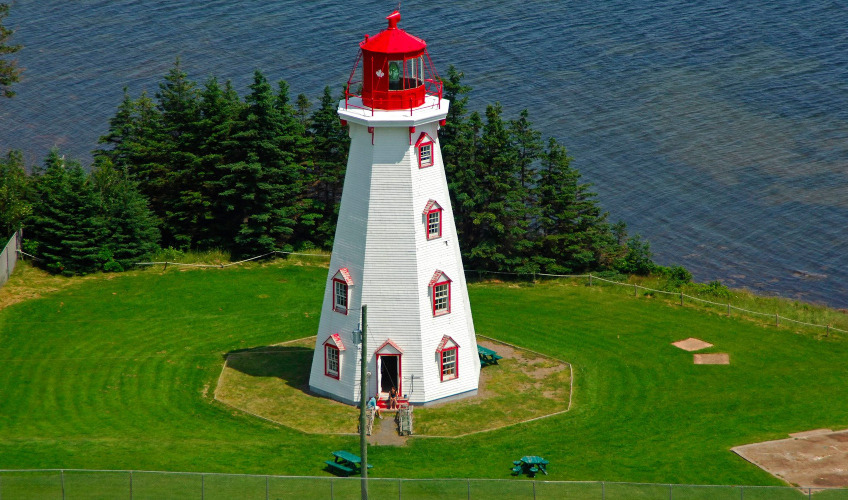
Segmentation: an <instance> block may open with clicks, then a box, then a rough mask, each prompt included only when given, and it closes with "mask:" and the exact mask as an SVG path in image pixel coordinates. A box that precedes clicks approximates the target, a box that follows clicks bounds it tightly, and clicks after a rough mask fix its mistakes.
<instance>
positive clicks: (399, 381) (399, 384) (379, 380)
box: [377, 353, 403, 398]
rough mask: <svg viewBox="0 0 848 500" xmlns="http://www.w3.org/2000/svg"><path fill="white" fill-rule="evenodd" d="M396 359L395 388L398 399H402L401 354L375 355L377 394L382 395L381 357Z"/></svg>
mask: <svg viewBox="0 0 848 500" xmlns="http://www.w3.org/2000/svg"><path fill="white" fill-rule="evenodd" d="M390 356H392V357H396V358H397V388H398V398H401V397H403V378H402V377H403V370H402V369H401V366H402V363H401V361H402V356H403V355H402V354H382V353H377V392H378V393H379V394H382V393H383V362H382V360H381V359H380V358H383V357H390Z"/></svg>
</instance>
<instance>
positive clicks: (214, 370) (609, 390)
mask: <svg viewBox="0 0 848 500" xmlns="http://www.w3.org/2000/svg"><path fill="white" fill-rule="evenodd" d="M326 275H327V270H326V268H324V267H321V266H317V265H316V266H310V265H294V264H286V263H283V262H280V261H278V262H275V263H268V264H251V265H247V266H243V267H233V268H227V269H205V270H197V269H192V270H183V269H178V268H175V267H173V266H172V267H168V269H167V270H165V271H163V270H162V269H161V268H157V269H150V270H147V271H136V272H131V273H126V274H121V275H108V276H99V277H90V278H85V279H75V280H63V279H48V278H43V277H41V275H40V274H38V273H37V272H35V271H33V270H32V269H29V268H27V267H25V266H24V267H22V268H19V270H18V271H16V275H15V276H13V278H12V280H11V281H10V282H9V284H8V286H7V287H6V288H4V289H3V290H2V291H0V304H11V305H7V306H6V307H5V308H3V309H2V310H0V362H2V364H3V370H2V371H0V408H2V410H0V469H10V468H11V469H23V468H79V469H122V470H129V469H135V470H172V471H206V472H229V473H253V474H281V475H318V476H321V475H328V473H326V472H324V471H323V469H322V462H323V460H326V459H327V458H329V452H330V451H332V450H336V449H341V448H347V449H349V450H356V449H357V446H358V441H357V439H356V438H354V437H345V436H315V435H306V434H303V433H301V432H298V431H295V430H292V429H289V428H286V427H280V426H276V425H273V424H269V423H266V422H263V421H260V420H258V419H255V418H253V417H249V416H246V415H245V414H243V413H241V412H238V411H235V410H233V409H230V408H227V407H225V406H223V405H221V404H219V403H216V402H215V401H214V400H213V399H212V390H213V389H214V384H215V382H216V380H217V378H218V376H219V374H220V372H221V367H222V362H223V355H224V354H225V353H227V352H230V351H233V350H237V349H246V348H254V347H262V346H268V345H272V344H276V343H279V342H282V341H286V340H292V339H297V338H302V337H306V336H309V335H313V334H314V333H315V330H316V329H317V325H318V318H319V314H320V305H321V297H322V294H323V287H324V280H325V279H326ZM22 280H23V281H27V282H32V283H41V285H39V286H40V287H41V288H39V286H35V285H33V286H30V287H29V290H28V291H27V292H26V294H27V296H29V297H33V296H38V295H41V296H40V298H30V299H28V300H25V301H22V302H18V303H14V304H13V303H12V302H14V300H12V299H11V298H10V297H9V295H10V294H14V293H17V292H16V291H20V290H21V289H22V283H21V281H22ZM39 280H41V281H39ZM39 290H41V291H39ZM51 290H52V291H51ZM469 292H470V297H471V302H472V311H473V314H474V321H475V325H476V328H477V332H478V333H479V334H482V335H486V336H489V337H493V338H495V339H500V340H503V341H506V342H510V343H513V344H517V345H520V346H523V347H526V348H529V349H532V350H535V351H539V352H543V353H547V354H550V355H551V356H554V357H556V358H559V359H563V360H566V361H568V362H571V363H572V364H573V366H574V381H575V386H574V394H573V398H574V399H573V404H574V406H573V408H572V410H571V411H570V412H568V413H565V414H562V415H558V416H555V417H552V418H549V419H544V420H540V421H536V422H531V423H527V424H523V425H521V426H517V427H510V428H507V429H503V430H499V431H493V432H490V433H485V434H478V435H473V436H468V437H465V438H460V439H412V440H410V441H409V444H408V445H407V446H405V447H373V448H371V450H370V451H369V457H370V460H371V462H372V463H373V464H374V465H375V467H374V469H373V471H372V472H371V475H373V476H376V477H406V478H428V477H429V478H432V477H444V478H450V477H471V478H507V477H508V475H509V465H510V464H511V462H512V460H515V459H516V458H518V457H520V456H522V455H527V454H536V455H541V456H544V457H545V458H547V459H548V460H550V462H551V466H550V475H549V476H548V477H547V479H552V480H606V481H637V482H658V483H696V484H760V485H778V484H780V482H779V481H778V480H776V479H775V478H773V477H771V476H770V475H768V474H766V473H765V472H763V471H761V470H759V469H758V468H756V467H754V466H753V465H750V464H748V463H747V462H745V461H743V460H742V459H740V458H739V457H737V456H736V455H734V454H733V453H731V452H730V451H729V449H730V448H731V447H732V446H735V445H740V444H744V443H750V442H755V441H761V440H766V439H777V438H783V437H786V434H787V433H789V432H796V431H802V430H807V429H814V428H821V427H829V428H832V429H841V428H845V427H848V397H846V396H848V389H846V386H845V385H846V384H845V380H846V371H848V367H846V364H845V362H844V360H845V359H848V357H846V355H848V343H846V341H844V340H839V339H834V338H832V337H830V338H822V337H821V336H820V335H815V334H805V333H796V332H793V331H792V330H788V329H776V328H774V327H769V326H762V325H759V324H756V323H754V322H751V321H746V320H739V319H737V318H726V317H723V316H721V315H719V314H705V313H703V312H699V311H697V310H695V309H693V308H687V307H683V308H681V307H679V306H673V305H669V304H667V303H665V302H662V301H659V300H656V299H652V298H648V297H640V298H638V299H637V298H633V297H632V296H628V295H625V294H622V293H615V292H611V291H610V290H608V289H605V288H601V287H587V286H582V285H574V284H568V283H555V282H551V283H545V284H542V285H536V286H516V285H505V284H494V283H481V284H473V285H470V287H469ZM687 337H698V338H701V339H704V340H707V341H708V342H711V343H713V344H715V347H714V348H711V349H710V350H709V352H727V353H730V358H731V364H730V365H729V366H695V365H693V364H692V355H691V353H686V352H684V351H681V350H679V349H676V348H674V347H672V346H670V345H669V344H670V343H671V342H673V341H676V340H680V339H683V338H687ZM746 498H747V496H746Z"/></svg>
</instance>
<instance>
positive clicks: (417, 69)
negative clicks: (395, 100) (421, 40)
mask: <svg viewBox="0 0 848 500" xmlns="http://www.w3.org/2000/svg"><path fill="white" fill-rule="evenodd" d="M387 69H388V71H387V73H388V75H389V90H406V89H414V88H416V87H420V86H422V85H424V56H423V55H422V56H418V57H413V58H411V59H404V60H393V61H389V64H388V68H387Z"/></svg>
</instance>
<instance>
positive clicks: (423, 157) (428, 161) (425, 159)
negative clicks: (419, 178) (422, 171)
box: [418, 144, 433, 167]
mask: <svg viewBox="0 0 848 500" xmlns="http://www.w3.org/2000/svg"><path fill="white" fill-rule="evenodd" d="M418 158H419V160H420V161H421V166H422V167H429V166H430V165H432V164H433V145H432V144H422V145H421V147H420V148H418Z"/></svg>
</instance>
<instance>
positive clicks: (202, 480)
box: [200, 474, 206, 500]
mask: <svg viewBox="0 0 848 500" xmlns="http://www.w3.org/2000/svg"><path fill="white" fill-rule="evenodd" d="M205 496H206V481H205V477H204V475H203V474H201V475H200V500H203V498H204V497H205Z"/></svg>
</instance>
